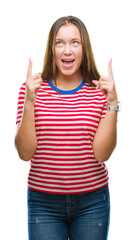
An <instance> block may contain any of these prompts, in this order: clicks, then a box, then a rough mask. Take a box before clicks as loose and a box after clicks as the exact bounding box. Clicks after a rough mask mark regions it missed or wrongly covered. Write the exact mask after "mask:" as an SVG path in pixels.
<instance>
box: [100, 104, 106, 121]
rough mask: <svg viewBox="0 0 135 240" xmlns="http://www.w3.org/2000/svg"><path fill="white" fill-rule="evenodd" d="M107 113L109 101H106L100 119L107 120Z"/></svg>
mask: <svg viewBox="0 0 135 240" xmlns="http://www.w3.org/2000/svg"><path fill="white" fill-rule="evenodd" d="M106 113H107V100H106V99H105V102H104V105H103V108H102V112H101V116H100V118H105V116H106Z"/></svg>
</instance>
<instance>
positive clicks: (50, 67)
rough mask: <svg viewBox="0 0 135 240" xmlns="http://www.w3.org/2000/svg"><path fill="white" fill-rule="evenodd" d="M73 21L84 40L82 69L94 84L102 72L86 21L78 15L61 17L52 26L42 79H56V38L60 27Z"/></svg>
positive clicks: (88, 79) (87, 78)
mask: <svg viewBox="0 0 135 240" xmlns="http://www.w3.org/2000/svg"><path fill="white" fill-rule="evenodd" d="M68 23H72V24H75V25H76V26H77V27H78V29H79V31H80V35H81V41H82V49H83V57H82V64H81V70H82V75H83V77H84V78H85V79H86V81H88V82H89V83H90V84H92V80H93V79H96V80H98V79H99V78H100V74H99V72H98V70H97V67H96V63H95V59H94V55H93V51H92V47H91V43H90V38H89V34H88V32H87V29H86V27H85V25H84V23H83V22H82V21H81V20H80V19H79V18H77V17H73V16H68V17H62V18H59V19H58V20H57V21H56V22H55V23H54V24H53V25H52V27H51V29H50V32H49V36H48V42H47V47H46V53H45V58H44V64H43V70H42V75H41V77H42V79H43V80H46V79H56V74H57V66H56V64H55V60H54V55H53V52H54V51H53V50H54V46H55V38H56V34H57V32H58V30H59V28H60V27H61V26H63V25H65V24H68Z"/></svg>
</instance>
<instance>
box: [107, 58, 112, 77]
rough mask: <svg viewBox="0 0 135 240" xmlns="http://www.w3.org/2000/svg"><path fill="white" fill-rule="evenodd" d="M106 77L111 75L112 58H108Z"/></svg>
mask: <svg viewBox="0 0 135 240" xmlns="http://www.w3.org/2000/svg"><path fill="white" fill-rule="evenodd" d="M108 77H113V71H112V59H110V61H109V63H108Z"/></svg>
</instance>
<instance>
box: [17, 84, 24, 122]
mask: <svg viewBox="0 0 135 240" xmlns="http://www.w3.org/2000/svg"><path fill="white" fill-rule="evenodd" d="M25 89H26V87H25V83H24V84H23V85H22V86H21V88H20V90H19V95H18V102H17V116H16V124H17V123H19V122H20V121H21V119H22V115H23V107H24V101H25Z"/></svg>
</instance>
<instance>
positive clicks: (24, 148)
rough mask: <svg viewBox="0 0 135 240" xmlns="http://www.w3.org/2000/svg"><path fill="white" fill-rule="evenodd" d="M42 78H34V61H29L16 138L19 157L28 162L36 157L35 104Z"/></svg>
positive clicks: (36, 75) (35, 76)
mask: <svg viewBox="0 0 135 240" xmlns="http://www.w3.org/2000/svg"><path fill="white" fill-rule="evenodd" d="M41 83H42V78H41V75H40V74H35V75H34V76H32V61H31V59H30V60H29V66H28V72H27V79H26V93H25V102H24V108H23V116H22V120H21V122H19V123H18V127H17V133H16V136H15V145H16V148H17V151H18V154H19V157H20V158H21V159H22V160H24V161H28V160H30V159H31V158H32V156H33V155H34V153H35V151H36V148H37V138H36V130H35V118H34V117H35V116H34V104H35V100H36V94H37V90H38V89H40V87H41Z"/></svg>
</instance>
